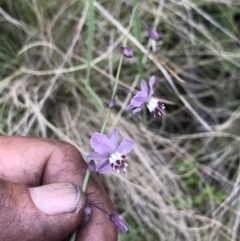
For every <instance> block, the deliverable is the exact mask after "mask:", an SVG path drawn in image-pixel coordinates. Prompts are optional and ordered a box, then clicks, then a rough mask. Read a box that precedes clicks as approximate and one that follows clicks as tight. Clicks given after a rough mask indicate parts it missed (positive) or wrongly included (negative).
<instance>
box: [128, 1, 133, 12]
mask: <svg viewBox="0 0 240 241" xmlns="http://www.w3.org/2000/svg"><path fill="white" fill-rule="evenodd" d="M128 8H129V9H130V11H131V12H132V10H133V3H132V2H129V3H128Z"/></svg>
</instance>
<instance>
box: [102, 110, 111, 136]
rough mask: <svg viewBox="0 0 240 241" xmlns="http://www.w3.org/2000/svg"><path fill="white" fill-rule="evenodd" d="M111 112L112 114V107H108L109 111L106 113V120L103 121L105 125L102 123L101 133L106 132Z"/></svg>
mask: <svg viewBox="0 0 240 241" xmlns="http://www.w3.org/2000/svg"><path fill="white" fill-rule="evenodd" d="M110 114H111V109H110V108H109V109H108V112H107V115H106V117H105V120H104V122H103V125H102V129H101V132H100V133H101V134H102V133H103V132H104V130H105V128H106V126H107V123H108V120H109V117H110Z"/></svg>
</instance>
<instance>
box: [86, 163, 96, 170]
mask: <svg viewBox="0 0 240 241" xmlns="http://www.w3.org/2000/svg"><path fill="white" fill-rule="evenodd" d="M88 170H89V171H90V172H96V164H95V162H94V160H91V161H90V162H89V163H88Z"/></svg>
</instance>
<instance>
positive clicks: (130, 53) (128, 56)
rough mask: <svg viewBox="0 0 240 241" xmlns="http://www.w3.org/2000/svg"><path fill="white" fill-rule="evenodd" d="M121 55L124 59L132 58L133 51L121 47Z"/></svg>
mask: <svg viewBox="0 0 240 241" xmlns="http://www.w3.org/2000/svg"><path fill="white" fill-rule="evenodd" d="M122 54H123V55H124V56H125V57H126V58H132V56H133V51H132V49H131V48H129V47H122Z"/></svg>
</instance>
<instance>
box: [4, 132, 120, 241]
mask: <svg viewBox="0 0 240 241" xmlns="http://www.w3.org/2000/svg"><path fill="white" fill-rule="evenodd" d="M0 152H1V156H0V166H1V169H0V177H2V178H4V179H6V180H9V181H12V182H17V183H20V184H25V185H27V186H30V187H37V186H40V185H47V184H52V183H61V182H72V183H75V184H76V185H78V186H80V187H81V185H82V183H83V178H84V175H85V172H86V169H87V165H86V163H85V161H84V160H83V158H82V156H81V154H80V153H79V152H78V150H77V149H76V148H75V147H73V146H72V145H70V144H68V143H66V142H62V141H56V140H49V139H40V138H27V137H1V138H0ZM87 197H88V198H89V200H91V201H93V202H95V203H97V204H99V205H101V207H102V208H103V209H105V210H107V211H108V212H110V213H111V212H114V213H116V211H115V208H114V206H113V204H112V202H111V201H110V199H109V198H108V196H107V194H106V192H105V190H104V188H103V186H102V185H101V183H100V182H99V180H98V179H97V177H96V175H91V178H90V181H89V184H88V187H87ZM76 226H77V225H76ZM76 226H75V227H76ZM91 237H92V238H91ZM104 237H107V239H106V238H104ZM78 240H79V241H80V240H81V241H83V240H84V241H85V240H95V241H102V240H109V241H115V240H117V230H116V227H115V226H114V225H113V224H112V223H111V221H110V220H109V218H108V216H106V215H105V214H104V213H102V212H100V211H99V210H96V209H93V214H92V217H91V218H90V220H89V223H88V224H87V225H86V226H84V228H82V229H81V230H80V231H79V235H78Z"/></svg>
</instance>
